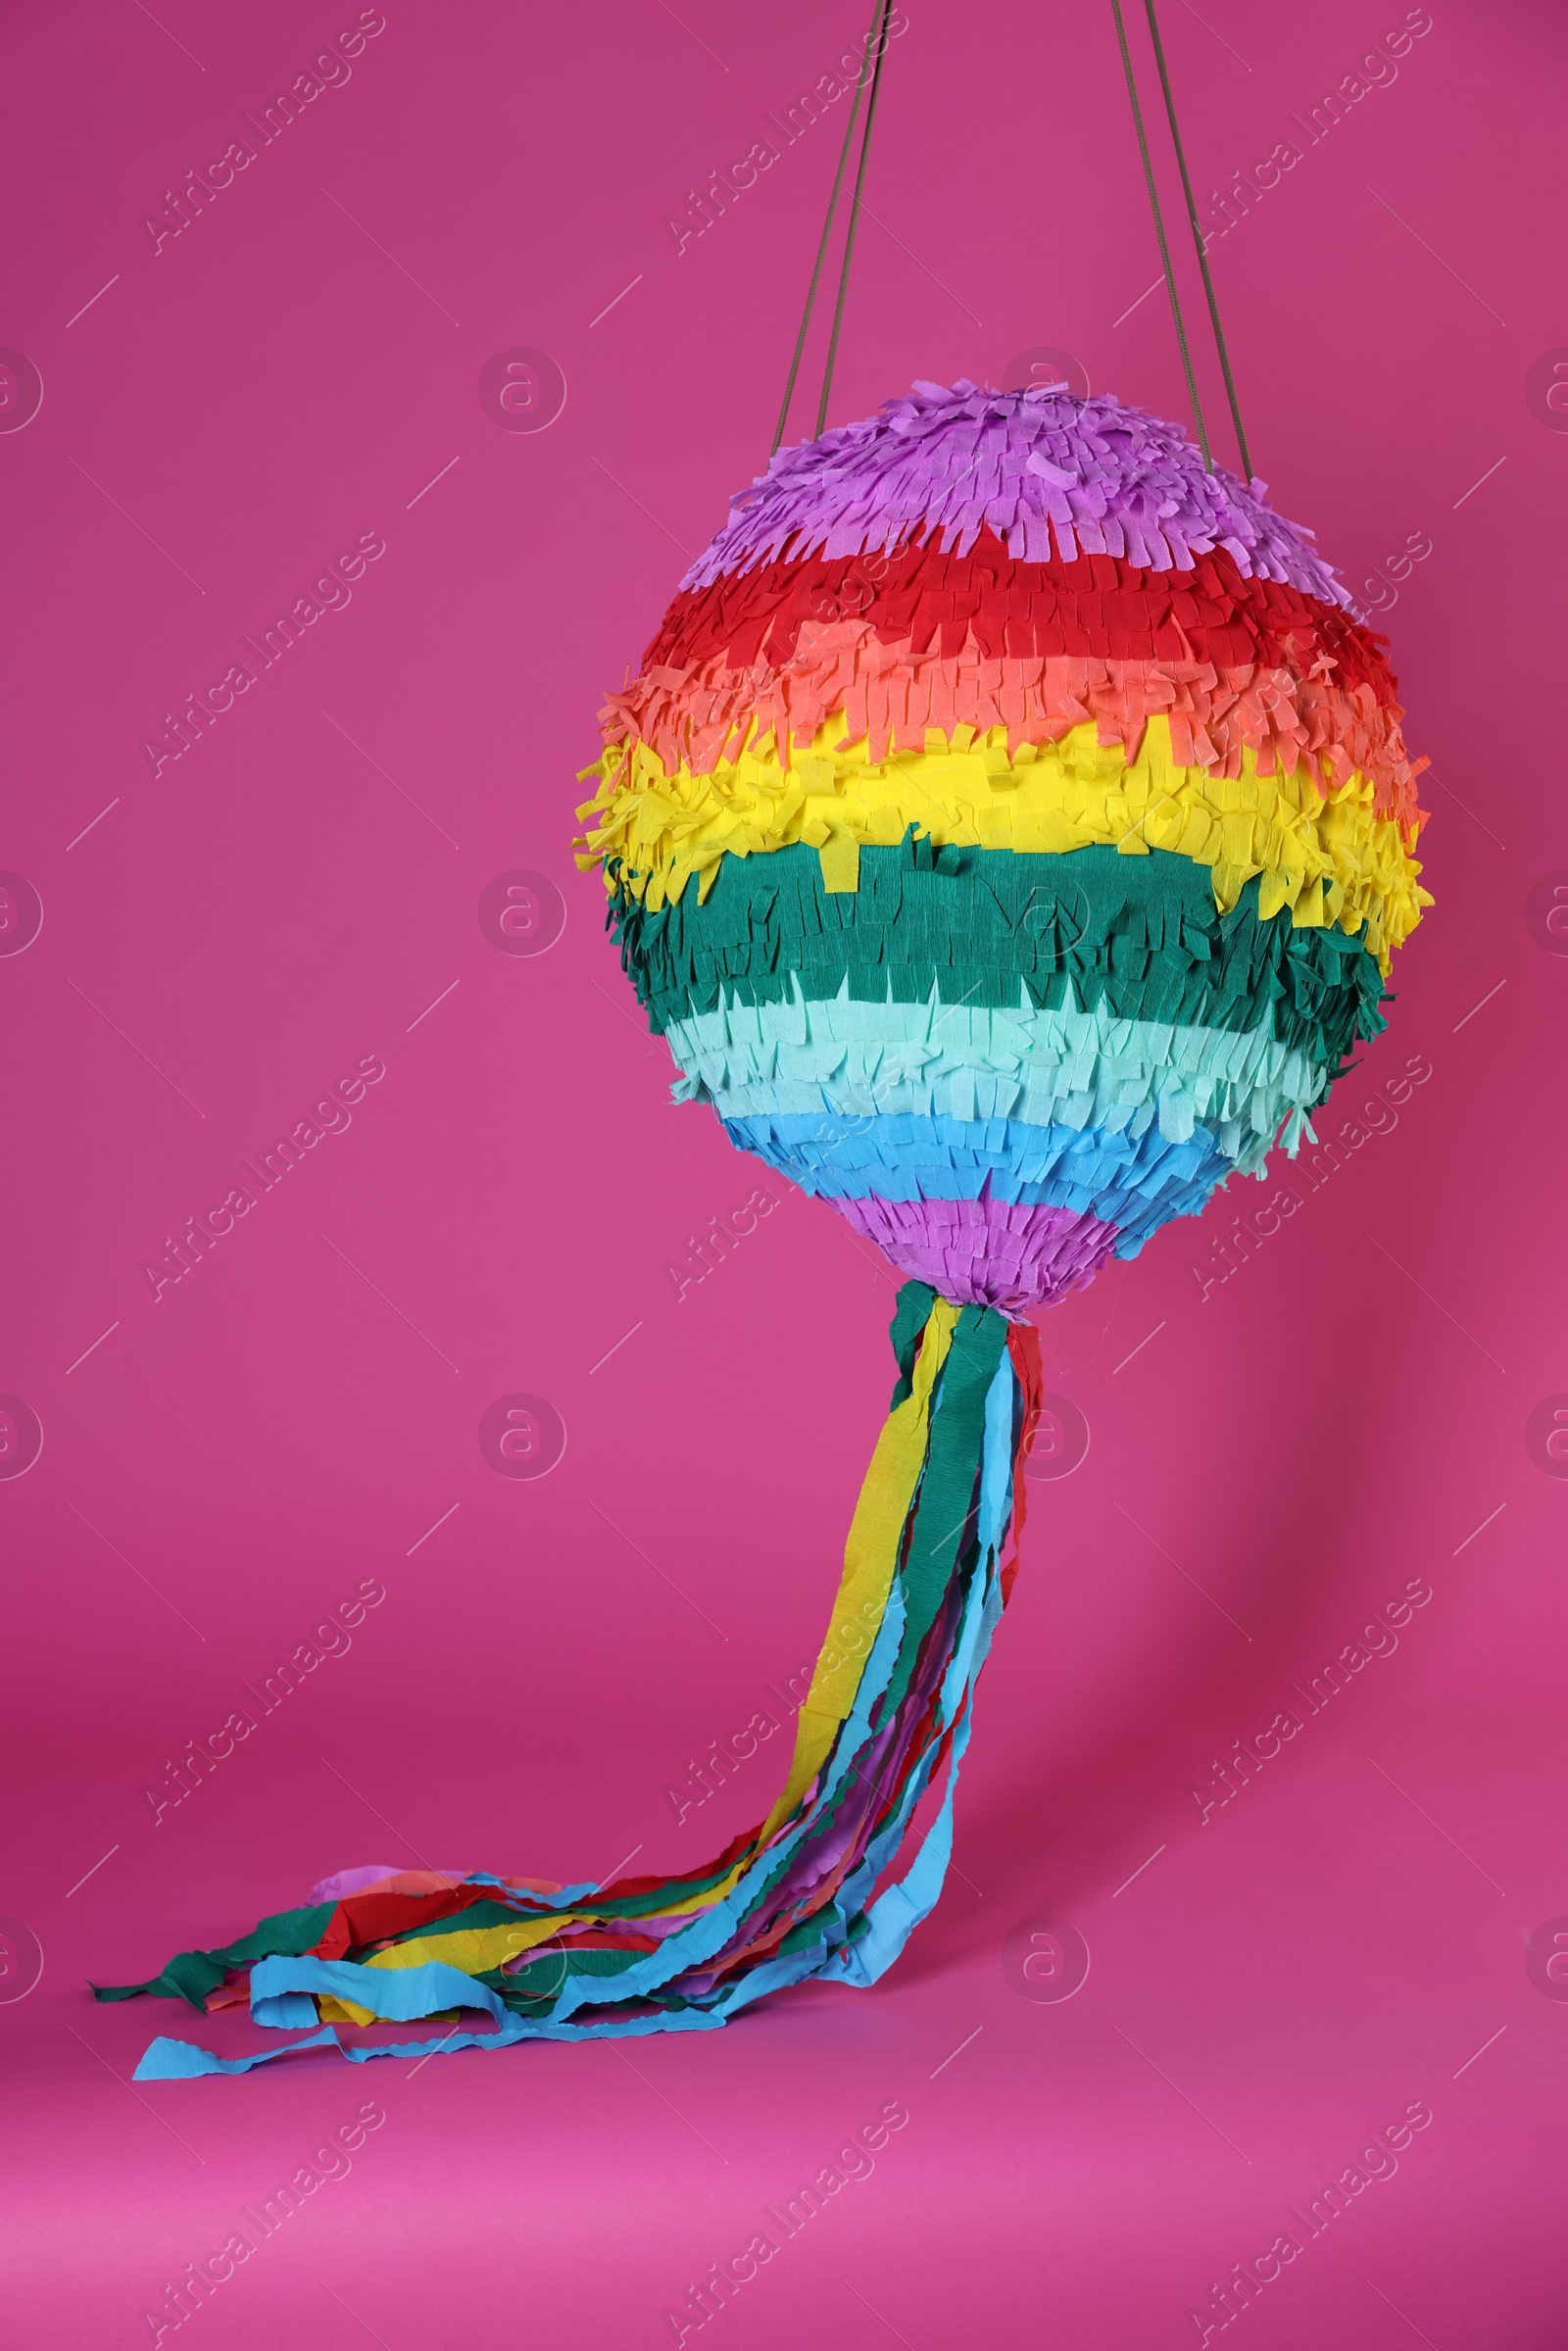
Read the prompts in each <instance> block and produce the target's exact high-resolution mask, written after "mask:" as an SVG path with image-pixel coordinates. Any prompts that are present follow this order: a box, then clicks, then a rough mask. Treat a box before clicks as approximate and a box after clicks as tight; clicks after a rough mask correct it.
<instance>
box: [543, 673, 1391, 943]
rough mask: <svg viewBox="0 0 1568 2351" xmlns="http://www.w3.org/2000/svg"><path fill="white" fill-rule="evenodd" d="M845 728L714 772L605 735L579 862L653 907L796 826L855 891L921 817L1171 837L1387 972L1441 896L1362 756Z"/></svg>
mask: <svg viewBox="0 0 1568 2351" xmlns="http://www.w3.org/2000/svg"><path fill="white" fill-rule="evenodd" d="M844 731H845V720H844V718H843V717H842V715H836V716H834V717H832V718H830V719H829V720H828V721H827V723H826V724H825V725H824V726H822V727H821V728H819V729H818V731H817V734H816V736H815V739H814V740H813V742H812V744H811V746H810V749H809V751H801V750H795V751H793V752H792V753H791V756H790V763H789V765H788V766H787V767H786V766H783V765H781V764H780V761H779V758H778V751H777V745H776V742H775V740H774V737H773V736H772V734H771V733H768V734H765V735H763V736H761V737H760V738H759V739H758V740H756V741H754V742H751V743H748V744H747V745H746V747H745V748H744V750H743V751H742V752H741V754H740V756H739V758H738V759H735V760H734V761H733V762H725V763H721V764H720V765H719V766H718V767H717V768H715V769H714V771H713V772H712V773H711V774H709V775H694V774H693V773H692V771H691V769H690V768H689V767H687V766H685V765H684V764H683V765H682V766H681V767H680V768H679V769H678V770H677V771H676V772H675V774H673V775H670V774H667V773H666V772H665V770H664V768H663V766H662V764H661V762H660V760H659V759H658V758H657V756H656V755H655V754H654V753H653V752H651V751H650V750H649V749H648V747H647V745H646V744H643V743H641V742H638V743H635V744H633V745H632V746H631V747H630V748H629V750H627V749H621V748H616V749H612V750H609V751H607V752H606V753H605V754H604V756H603V758H602V759H600V760H599V761H598V762H597V764H596V765H595V766H593V767H590V768H587V769H585V770H584V775H585V777H586V776H589V775H598V776H599V777H600V779H601V780H600V786H599V790H598V792H597V793H596V794H595V796H594V798H593V799H592V800H591V801H589V802H587V803H586V804H585V805H584V806H583V808H581V809H579V811H578V812H579V814H580V815H583V816H592V817H596V818H597V819H598V822H597V825H596V826H595V829H594V830H593V831H591V832H590V833H589V834H588V836H587V838H586V840H585V841H584V842H582V843H581V844H579V847H578V863H579V864H580V865H582V866H583V867H585V868H586V867H588V866H590V865H593V864H596V863H599V862H600V861H602V860H604V859H606V858H610V857H617V858H619V859H620V860H621V868H620V879H621V881H622V882H623V883H624V885H625V887H626V888H627V889H629V890H630V891H631V892H632V893H633V894H634V895H636V896H637V897H640V898H642V899H643V900H644V901H645V903H646V905H647V906H648V907H649V910H650V911H651V912H652V911H656V910H657V909H658V908H659V907H660V906H662V905H663V904H664V903H665V901H666V900H668V899H676V898H679V897H680V895H681V893H682V891H683V890H684V889H685V887H686V884H687V882H688V881H689V880H690V879H691V877H692V875H693V874H696V876H697V877H698V891H699V894H700V896H702V897H704V898H706V897H707V895H708V892H709V890H710V889H711V886H712V881H713V876H714V874H715V873H716V872H717V870H718V863H719V859H720V858H721V857H724V856H726V855H727V856H731V857H747V856H752V855H756V854H758V853H760V852H766V851H768V850H773V849H782V848H784V847H786V846H787V845H789V844H790V843H793V842H805V843H807V844H808V846H809V847H810V848H813V849H815V850H816V851H817V852H818V853H819V855H820V857H821V859H822V873H823V880H824V883H825V885H826V887H827V889H828V890H829V891H850V890H854V889H855V888H856V887H857V881H858V862H859V853H860V849H861V846H862V845H875V844H881V845H885V846H893V845H894V844H896V843H897V842H899V841H900V840H902V839H903V837H904V833H905V830H906V828H907V826H908V825H910V824H913V825H914V826H915V828H916V829H917V831H919V832H922V833H925V834H928V835H929V837H930V838H931V840H932V841H933V842H935V843H937V844H938V845H939V846H940V845H946V844H949V843H952V844H953V845H955V846H956V847H959V848H979V849H1013V850H1024V851H1048V852H1049V851H1056V852H1060V851H1067V850H1073V849H1086V848H1088V847H1090V846H1091V845H1093V844H1096V843H1098V844H1102V845H1103V846H1107V847H1110V848H1114V849H1117V850H1119V851H1120V852H1121V854H1122V855H1123V856H1125V857H1142V856H1144V855H1146V854H1147V852H1148V851H1150V850H1151V849H1162V850H1171V851H1174V852H1175V853H1176V854H1177V855H1178V856H1181V857H1191V858H1192V859H1193V860H1194V861H1195V863H1197V864H1200V865H1206V866H1207V867H1208V868H1209V870H1210V874H1211V876H1212V880H1213V888H1214V903H1215V905H1216V906H1217V907H1218V908H1219V910H1220V911H1221V913H1227V912H1229V910H1230V908H1231V907H1232V906H1235V904H1236V902H1237V900H1238V899H1239V898H1240V896H1241V894H1242V891H1243V890H1244V889H1245V887H1246V885H1247V884H1248V882H1249V881H1250V880H1251V878H1252V876H1253V875H1254V874H1257V875H1261V877H1262V888H1261V891H1260V894H1259V900H1258V912H1259V914H1260V916H1261V917H1262V919H1264V920H1265V921H1266V920H1268V918H1269V917H1270V916H1271V915H1274V914H1277V913H1279V912H1280V911H1281V910H1282V909H1283V908H1285V907H1287V906H1288V907H1289V908H1290V913H1291V920H1292V923H1293V924H1295V925H1297V926H1298V927H1314V928H1315V927H1322V926H1325V925H1332V924H1335V923H1338V924H1339V926H1340V927H1341V929H1343V930H1345V931H1348V932H1350V933H1352V934H1353V933H1355V932H1357V931H1362V930H1363V929H1364V934H1365V945H1366V946H1367V948H1368V949H1369V950H1370V952H1371V953H1372V954H1374V955H1376V956H1377V958H1378V962H1379V965H1380V967H1381V969H1382V970H1383V972H1384V973H1385V975H1387V972H1388V968H1389V957H1390V955H1391V953H1392V951H1393V950H1394V949H1395V948H1396V947H1397V946H1399V944H1400V943H1401V942H1402V941H1403V940H1404V939H1405V938H1406V937H1407V936H1408V935H1409V933H1410V932H1411V931H1412V930H1413V929H1414V928H1415V925H1416V924H1417V922H1419V920H1420V919H1421V909H1422V907H1423V906H1430V905H1431V903H1432V900H1431V897H1430V895H1429V893H1428V892H1427V891H1425V890H1423V889H1422V888H1421V887H1420V885H1419V883H1418V881H1417V878H1416V877H1417V875H1418V874H1419V873H1420V871H1421V867H1420V863H1419V861H1418V860H1417V859H1416V858H1415V857H1413V856H1412V854H1411V851H1412V849H1413V847H1414V840H1415V834H1414V830H1413V828H1412V829H1409V830H1401V828H1400V826H1399V824H1398V822H1397V820H1396V819H1395V818H1393V817H1388V816H1379V815H1377V814H1376V813H1375V811H1374V808H1373V798H1374V787H1373V785H1372V783H1371V781H1370V780H1369V779H1368V778H1367V776H1365V775H1364V774H1363V773H1362V772H1361V771H1360V770H1359V769H1357V770H1356V771H1355V772H1354V773H1353V774H1352V775H1351V776H1350V777H1349V778H1348V780H1347V781H1345V782H1343V783H1340V784H1333V783H1328V782H1326V781H1325V782H1324V783H1323V785H1322V788H1321V789H1320V788H1319V782H1318V779H1317V778H1315V777H1314V774H1313V772H1312V769H1311V767H1310V765H1309V763H1308V762H1307V761H1306V760H1305V759H1303V760H1302V762H1301V764H1300V765H1299V767H1298V768H1297V769H1296V770H1295V771H1294V773H1292V774H1289V775H1282V774H1278V773H1275V774H1270V775H1260V774H1259V773H1258V771H1257V755H1256V754H1255V752H1253V751H1250V750H1244V752H1243V754H1242V772H1241V774H1240V775H1238V776H1229V777H1227V776H1219V775H1210V774H1208V773H1206V772H1205V770H1204V769H1203V768H1201V767H1183V766H1179V765H1178V764H1177V763H1176V760H1175V759H1174V756H1173V754H1172V750H1171V739H1170V726H1169V722H1168V720H1166V719H1164V718H1162V717H1152V718H1151V719H1150V721H1149V725H1148V727H1147V729H1146V731H1145V734H1144V740H1143V743H1142V745H1141V747H1140V749H1139V753H1138V757H1137V759H1135V760H1133V761H1132V763H1131V764H1130V765H1129V764H1128V762H1127V761H1126V760H1125V759H1124V758H1123V755H1122V752H1121V748H1120V746H1119V745H1117V744H1109V745H1103V744H1102V743H1101V742H1100V741H1099V739H1098V731H1097V729H1096V727H1095V726H1094V724H1093V723H1087V724H1085V725H1082V726H1075V727H1074V728H1073V729H1072V730H1071V732H1070V733H1068V734H1066V735H1064V736H1063V737H1062V739H1061V740H1060V742H1057V743H1045V744H1041V745H1040V746H1038V747H1036V746H1033V745H1030V744H1027V743H1025V744H1020V745H1019V746H1018V749H1017V751H1016V753H1015V754H1014V755H1013V756H1012V757H1011V758H1009V757H1008V754H1007V744H1006V731H1005V728H1001V727H994V728H992V729H990V730H989V731H988V732H987V733H985V734H983V735H979V736H976V735H975V734H974V733H973V731H972V730H971V729H970V728H968V727H964V726H960V727H957V728H956V729H955V731H954V734H953V736H952V738H951V740H950V739H949V738H948V737H947V736H946V735H944V734H942V733H941V732H940V731H939V730H937V729H935V728H933V729H930V730H929V731H928V732H927V735H926V746H925V749H924V750H923V751H897V752H893V753H891V754H890V755H889V756H888V758H886V759H881V760H878V761H875V762H873V761H872V760H870V759H869V758H868V756H867V745H866V743H865V740H864V739H863V738H862V739H861V740H860V741H859V742H858V743H843V741H842V737H843V735H844Z"/></svg>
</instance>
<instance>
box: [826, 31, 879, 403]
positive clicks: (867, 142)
mask: <svg viewBox="0 0 1568 2351" xmlns="http://www.w3.org/2000/svg"><path fill="white" fill-rule="evenodd" d="M891 14H892V0H881V6H880V7H879V9H878V11H877V14H876V15H875V16H873V17H872V19H871V26H872V33H873V37H874V39H875V43H876V64H875V65H874V66H873V67H872V69H871V95H870V97H869V98H868V99H867V100H866V102H865V131H864V134H863V136H862V137H861V140H860V161H859V164H858V167H857V169H856V173H855V196H854V199H853V201H852V202H851V205H850V225H849V229H848V232H847V233H846V236H845V239H844V267H843V269H841V270H840V272H839V298H838V302H837V305H836V306H835V309H834V312H833V332H832V333H831V335H829V337H828V345H827V365H826V366H825V367H824V368H823V369H822V397H821V399H820V400H819V401H818V402H817V404H816V430H817V436H818V438H820V437H821V434H822V431H823V428H824V426H825V425H826V423H827V396H828V389H829V386H830V385H831V384H832V381H833V363H834V361H835V360H836V359H837V357H838V349H839V328H840V326H841V325H842V324H843V323H844V297H845V296H846V294H848V292H849V290H850V263H851V261H852V260H853V259H854V257H855V231H856V229H857V227H858V224H859V219H860V190H861V188H862V187H863V186H864V185H865V159H866V157H867V156H868V155H869V154H870V152H871V124H872V123H873V122H874V121H875V120H876V94H877V91H878V90H879V89H880V88H881V86H882V60H883V58H884V57H885V56H886V55H887V46H888V41H887V23H888V18H889V16H890V15H891Z"/></svg>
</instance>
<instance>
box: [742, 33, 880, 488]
mask: <svg viewBox="0 0 1568 2351" xmlns="http://www.w3.org/2000/svg"><path fill="white" fill-rule="evenodd" d="M886 9H887V0H872V7H871V29H870V31H869V32H868V33H867V34H866V36H865V44H866V52H867V54H869V51H870V48H871V44H872V42H873V41H874V40H875V38H876V35H877V29H878V26H879V24H881V22H882V19H883V17H884V16H885V14H886ZM881 65H882V59H881V55H880V52H879V53H878V56H877V71H878V72H880V70H881ZM864 86H865V81H864V67H863V65H862V67H861V71H860V72H859V73H858V74H857V75H856V77H855V96H854V99H853V100H852V102H851V105H850V119H849V122H847V123H846V125H845V130H844V145H843V148H842V149H841V151H840V154H839V168H838V170H837V171H835V172H834V174H833V193H832V195H831V196H830V197H829V198H828V202H827V219H826V220H824V221H823V223H822V241H821V243H820V244H819V245H818V246H817V249H816V263H815V267H814V268H813V269H812V271H811V282H810V284H809V287H808V288H807V291H806V308H805V310H804V311H803V312H802V314H801V331H800V333H799V334H798V335H797V336H796V338H795V356H794V358H793V359H792V360H791V361H790V374H789V381H788V383H786V385H785V386H784V402H783V406H782V407H781V408H780V410H779V412H778V429H777V431H776V432H775V433H774V435H773V446H772V448H771V449H770V450H769V451H768V456H769V458H770V459H771V458H773V457H775V456H776V455H777V454H778V446H779V443H780V442H781V441H782V440H783V438H784V426H785V424H786V422H787V421H788V418H789V413H790V402H791V401H792V400H793V398H794V397H795V378H796V376H797V375H798V374H799V373H800V367H801V354H802V352H803V351H804V350H805V349H806V335H807V329H808V328H809V325H810V323H811V308H812V305H813V304H814V303H815V301H816V286H817V280H818V278H819V277H820V276H821V274H822V262H823V258H824V256H825V255H826V252H827V244H828V239H829V237H830V236H831V235H832V234H833V216H834V214H835V212H836V211H837V210H838V201H839V190H840V188H841V187H842V186H843V184H844V167H845V165H846V164H847V163H848V162H849V160H850V148H851V146H852V144H853V143H854V139H855V124H856V119H857V117H858V114H859V111H860V92H861V90H862V89H863V88H864ZM862 153H863V150H862ZM817 430H818V431H819V432H820V430H821V426H820V425H818V427H817Z"/></svg>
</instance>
